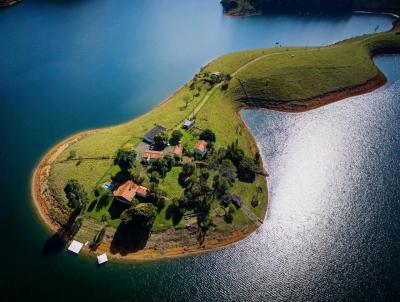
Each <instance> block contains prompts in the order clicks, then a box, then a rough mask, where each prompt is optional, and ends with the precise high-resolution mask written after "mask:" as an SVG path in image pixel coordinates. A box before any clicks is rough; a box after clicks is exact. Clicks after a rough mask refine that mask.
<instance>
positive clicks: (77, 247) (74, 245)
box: [68, 240, 83, 255]
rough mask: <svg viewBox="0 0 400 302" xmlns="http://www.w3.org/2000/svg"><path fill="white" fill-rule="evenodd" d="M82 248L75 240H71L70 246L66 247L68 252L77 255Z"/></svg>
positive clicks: (81, 244)
mask: <svg viewBox="0 0 400 302" xmlns="http://www.w3.org/2000/svg"><path fill="white" fill-rule="evenodd" d="M82 248H83V243H81V242H79V241H76V240H72V242H71V244H70V245H69V247H68V251H70V252H72V253H74V254H77V255H78V254H79V252H80V251H81V249H82Z"/></svg>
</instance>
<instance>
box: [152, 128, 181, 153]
mask: <svg viewBox="0 0 400 302" xmlns="http://www.w3.org/2000/svg"><path fill="white" fill-rule="evenodd" d="M182 137H183V133H182V131H180V130H174V131H173V132H172V133H171V136H170V137H168V135H167V133H166V132H158V133H157V134H156V135H155V136H154V146H155V147H156V148H157V149H159V150H162V149H164V148H165V146H166V145H167V144H168V142H169V143H170V145H172V146H176V145H179V142H180V140H181V139H182Z"/></svg>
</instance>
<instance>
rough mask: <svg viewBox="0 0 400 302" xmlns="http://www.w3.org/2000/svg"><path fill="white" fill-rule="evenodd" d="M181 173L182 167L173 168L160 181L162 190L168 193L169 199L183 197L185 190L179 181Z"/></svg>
mask: <svg viewBox="0 0 400 302" xmlns="http://www.w3.org/2000/svg"><path fill="white" fill-rule="evenodd" d="M181 172H182V168H181V167H173V168H172V169H171V171H169V172H168V173H167V175H166V176H165V178H164V179H162V180H161V181H160V189H161V190H163V191H164V192H166V193H167V196H168V197H180V196H181V195H182V193H183V188H182V186H181V185H180V184H179V181H178V180H179V174H180V173H181Z"/></svg>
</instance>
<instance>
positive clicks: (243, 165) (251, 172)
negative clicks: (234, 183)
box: [238, 156, 257, 182]
mask: <svg viewBox="0 0 400 302" xmlns="http://www.w3.org/2000/svg"><path fill="white" fill-rule="evenodd" d="M256 172H257V166H256V164H255V163H254V160H253V159H252V158H250V157H247V156H246V157H245V158H243V160H242V161H241V162H240V163H239V167H238V176H239V179H240V180H243V181H247V182H253V181H254V179H255V177H256Z"/></svg>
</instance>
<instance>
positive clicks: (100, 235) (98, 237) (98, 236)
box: [90, 227, 106, 249]
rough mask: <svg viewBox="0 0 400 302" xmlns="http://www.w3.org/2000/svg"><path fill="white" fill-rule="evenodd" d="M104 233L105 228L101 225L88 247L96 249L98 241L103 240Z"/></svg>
mask: <svg viewBox="0 0 400 302" xmlns="http://www.w3.org/2000/svg"><path fill="white" fill-rule="evenodd" d="M105 234H106V228H105V227H102V228H101V230H100V231H99V232H98V233H97V234H96V235H95V236H94V238H93V241H92V243H91V245H90V247H91V248H92V249H96V248H97V247H98V246H99V245H100V243H101V242H102V241H103V238H104V235H105Z"/></svg>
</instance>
